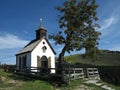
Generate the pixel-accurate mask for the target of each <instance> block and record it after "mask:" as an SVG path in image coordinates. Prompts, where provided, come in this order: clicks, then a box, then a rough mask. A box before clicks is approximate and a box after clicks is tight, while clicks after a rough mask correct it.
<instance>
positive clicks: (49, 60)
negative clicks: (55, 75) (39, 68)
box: [48, 57, 51, 68]
mask: <svg viewBox="0 0 120 90" xmlns="http://www.w3.org/2000/svg"><path fill="white" fill-rule="evenodd" d="M48 68H51V57H49V58H48Z"/></svg>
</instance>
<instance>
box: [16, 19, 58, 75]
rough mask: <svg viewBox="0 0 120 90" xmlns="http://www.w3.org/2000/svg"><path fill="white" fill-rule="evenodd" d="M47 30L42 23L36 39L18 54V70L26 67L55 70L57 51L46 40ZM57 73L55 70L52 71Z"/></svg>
mask: <svg viewBox="0 0 120 90" xmlns="http://www.w3.org/2000/svg"><path fill="white" fill-rule="evenodd" d="M46 34H47V30H46V29H45V28H44V27H43V25H42V20H41V22H40V27H39V28H38V29H37V30H36V38H35V39H34V40H32V41H31V42H30V43H28V44H27V45H26V46H25V47H24V48H23V49H21V50H20V51H19V52H17V54H16V66H17V69H24V68H25V67H29V68H30V67H39V68H55V54H56V53H55V51H54V49H53V48H52V46H51V45H50V43H49V41H48V40H47V38H46ZM50 72H51V73H55V70H51V71H50Z"/></svg>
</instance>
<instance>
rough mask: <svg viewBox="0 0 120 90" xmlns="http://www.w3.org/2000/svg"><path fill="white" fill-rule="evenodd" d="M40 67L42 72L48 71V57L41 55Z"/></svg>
mask: <svg viewBox="0 0 120 90" xmlns="http://www.w3.org/2000/svg"><path fill="white" fill-rule="evenodd" d="M41 68H42V72H44V73H46V72H48V59H47V57H46V56H42V57H41Z"/></svg>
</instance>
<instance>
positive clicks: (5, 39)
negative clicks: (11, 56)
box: [0, 34, 29, 49]
mask: <svg viewBox="0 0 120 90" xmlns="http://www.w3.org/2000/svg"><path fill="white" fill-rule="evenodd" d="M28 42H29V41H27V40H22V39H20V38H19V37H17V36H15V35H12V34H5V35H3V36H0V49H9V48H18V47H23V46H24V45H26V44H27V43H28Z"/></svg>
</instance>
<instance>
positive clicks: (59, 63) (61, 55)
mask: <svg viewBox="0 0 120 90" xmlns="http://www.w3.org/2000/svg"><path fill="white" fill-rule="evenodd" d="M65 52H66V46H64V48H63V49H62V52H61V53H60V54H59V58H58V60H59V61H58V73H59V74H60V75H61V82H62V83H64V70H63V61H64V55H65Z"/></svg>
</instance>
